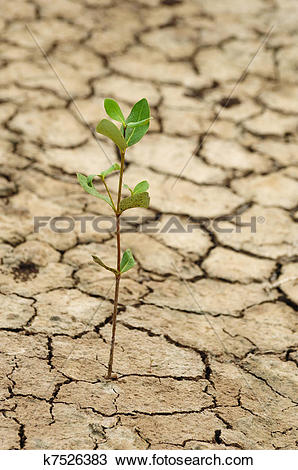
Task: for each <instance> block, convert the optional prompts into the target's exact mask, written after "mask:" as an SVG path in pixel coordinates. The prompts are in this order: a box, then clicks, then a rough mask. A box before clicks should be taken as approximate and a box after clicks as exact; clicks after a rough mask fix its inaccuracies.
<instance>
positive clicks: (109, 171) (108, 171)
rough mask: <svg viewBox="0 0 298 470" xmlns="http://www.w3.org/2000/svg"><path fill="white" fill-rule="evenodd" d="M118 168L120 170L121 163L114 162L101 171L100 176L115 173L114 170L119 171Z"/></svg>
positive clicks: (103, 176)
mask: <svg viewBox="0 0 298 470" xmlns="http://www.w3.org/2000/svg"><path fill="white" fill-rule="evenodd" d="M118 170H120V165H118V163H114V165H112V166H110V168H108V169H107V170H104V171H102V172H101V173H99V175H98V176H100V177H101V178H102V179H104V178H105V177H106V176H108V175H110V174H111V173H113V171H118Z"/></svg>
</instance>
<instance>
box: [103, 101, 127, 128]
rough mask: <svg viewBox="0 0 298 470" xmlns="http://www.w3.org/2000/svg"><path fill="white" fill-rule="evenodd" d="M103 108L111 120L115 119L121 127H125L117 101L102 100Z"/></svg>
mask: <svg viewBox="0 0 298 470" xmlns="http://www.w3.org/2000/svg"><path fill="white" fill-rule="evenodd" d="M104 107H105V110H106V113H107V114H108V115H109V116H110V117H111V118H112V119H115V121H118V122H121V123H122V124H123V125H125V118H124V116H123V113H122V111H121V109H120V106H119V104H118V103H117V101H115V100H112V99H111V98H106V99H105V100H104Z"/></svg>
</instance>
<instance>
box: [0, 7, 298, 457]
mask: <svg viewBox="0 0 298 470" xmlns="http://www.w3.org/2000/svg"><path fill="white" fill-rule="evenodd" d="M297 18H298V4H297V1H296V0H251V1H249V2H248V1H241V2H240V1H239V0H224V1H223V0H213V1H212V2H207V1H205V0H194V1H191V0H181V1H180V0H163V1H159V0H147V1H145V0H133V1H125V2H123V1H122V0H121V1H120V0H119V1H117V0H80V1H78V0H77V1H76V0H51V1H48V0H32V1H30V0H28V1H25V0H17V1H13V2H5V7H4V8H2V10H1V20H0V32H1V42H0V48H1V58H0V60H1V67H0V139H1V150H0V161H1V175H0V195H1V199H0V204H1V215H0V222H1V230H0V241H1V244H0V257H1V265H0V297H1V316H0V327H1V330H0V369H1V379H2V380H1V389H0V402H1V403H0V429H1V436H0V445H1V448H2V449H19V448H21V449H40V448H46V449H53V448H54V449H55V448H56V449H64V448H65V449H80V448H85V449H148V448H151V449H292V448H294V447H295V439H297V437H296V436H297V433H296V428H295V420H294V416H295V406H296V405H297V401H298V400H297V393H296V392H297V374H296V364H297V352H296V351H297V349H296V346H297V336H295V332H296V331H297V329H295V321H297V314H296V311H297V298H298V297H297V276H298V274H297V273H298V270H297V264H295V260H296V261H297V258H295V256H297V251H298V243H297V225H295V223H296V222H297V217H298V213H297V194H298V170H297V166H295V165H297V154H298V139H297V133H296V132H297V125H298V108H297V102H298V78H297V67H298V59H297V57H298V48H297ZM43 53H44V55H43ZM45 56H46V58H45ZM240 78H241V80H240ZM237 80H238V81H239V80H240V81H239V83H238V85H237V87H236V88H235V89H234V87H235V84H236V83H237ZM231 93H232V95H231ZM107 96H110V97H113V98H115V99H117V100H119V102H120V104H121V105H122V107H123V109H124V111H125V113H127V112H128V110H129V108H130V107H131V105H132V104H133V103H134V102H135V101H137V100H138V99H140V98H142V97H143V96H146V97H147V98H148V101H149V102H150V105H151V108H152V113H153V116H154V118H155V119H154V120H153V121H152V126H151V130H150V132H149V134H148V136H146V137H145V138H144V140H143V141H142V142H141V143H140V144H139V145H138V146H136V147H135V148H134V147H132V148H131V149H129V152H128V154H127V161H128V164H127V169H126V178H125V181H126V183H128V184H131V185H133V184H136V183H137V182H138V181H140V180H143V179H145V178H146V179H148V180H149V182H150V184H151V191H150V193H151V206H150V209H149V210H148V211H145V210H134V211H133V215H134V216H137V217H140V216H142V217H143V216H145V215H147V216H150V217H151V218H153V220H155V221H156V222H157V223H158V224H159V227H161V226H162V227H165V226H166V225H167V224H168V225H169V224H171V223H172V222H173V219H171V217H173V216H177V217H179V219H177V218H176V219H175V220H176V224H177V220H178V221H179V222H180V223H181V225H183V226H184V227H186V226H187V224H189V223H192V224H195V223H196V221H197V219H198V218H200V217H205V218H208V220H209V224H207V223H206V224H205V225H203V226H202V227H201V228H200V229H198V227H197V228H195V229H193V230H192V231H190V232H189V233H187V232H186V229H184V230H181V227H180V231H179V233H175V232H174V233H166V232H167V231H166V230H164V231H161V230H159V233H155V234H154V233H151V232H149V233H148V230H147V231H142V233H141V230H139V232H140V233H137V234H134V233H125V234H123V248H126V247H130V248H132V249H133V252H134V254H135V258H136V260H137V262H138V266H137V268H135V269H134V270H131V271H130V272H129V273H127V274H126V275H125V276H124V277H123V281H122V287H121V295H120V314H119V327H118V337H117V346H116V354H115V371H116V372H117V374H118V380H117V381H113V382H108V381H106V380H105V379H104V376H105V373H106V364H107V360H108V353H109V340H110V331H111V326H110V320H111V312H112V304H113V277H112V275H111V276H109V275H106V273H105V272H103V271H102V270H101V269H100V268H99V267H98V266H96V265H94V264H93V263H92V260H91V254H97V255H98V256H101V257H102V258H103V259H104V260H105V261H106V262H107V263H114V260H115V238H114V236H113V233H111V232H108V231H103V230H102V231H95V230H94V229H93V228H92V225H91V222H90V221H91V219H92V218H94V217H98V216H101V215H104V216H108V215H109V214H110V212H109V208H108V207H106V206H105V203H104V202H103V201H101V200H98V199H96V198H92V197H91V196H89V195H87V194H86V193H84V192H83V190H82V189H81V188H80V186H79V185H78V184H77V182H76V177H75V173H76V172H77V171H80V172H82V173H85V174H92V173H98V172H99V171H101V170H103V169H105V168H107V167H108V166H110V161H111V162H114V161H117V159H118V155H117V152H116V149H115V148H114V147H113V146H112V145H111V144H110V143H109V142H107V141H106V140H97V141H96V140H95V139H94V138H93V136H92V132H91V131H90V128H89V127H88V125H89V126H90V127H91V129H94V126H95V125H96V123H97V122H98V120H99V119H100V118H101V117H103V116H104V111H103V107H102V103H103V98H104V97H107ZM72 98H73V99H72ZM206 133H208V136H207V138H206V139H205V136H206ZM182 170H183V171H182ZM181 172H182V173H181ZM180 173H181V177H180V178H179V179H178V180H177V175H179V174H180ZM109 181H110V183H111V187H112V190H113V194H114V193H115V190H116V179H115V178H114V177H111V178H110V179H109ZM82 215H87V216H89V217H90V221H89V222H88V223H87V224H86V225H87V226H86V230H85V232H82V230H80V221H79V220H77V221H76V223H75V227H74V230H73V231H71V232H70V233H57V232H54V231H52V230H51V229H50V228H49V224H46V225H45V227H43V229H41V230H40V231H39V232H36V231H34V224H33V217H34V216H48V217H63V216H68V217H74V216H82ZM236 215H237V216H238V217H237V218H236ZM218 216H228V220H226V221H224V222H223V221H222V222H221V223H220V224H219V225H218V224H216V223H215V222H214V219H216V217H218ZM189 217H190V218H189ZM254 217H255V219H252V218H254ZM254 220H255V222H254V223H255V226H256V231H255V233H253V231H252V226H251V225H249V224H250V223H251V222H252V221H254ZM136 223H137V226H138V227H140V219H139V218H138V219H137V222H136ZM223 228H224V229H229V232H227V231H226V230H225V231H223ZM295 345H296V346H295Z"/></svg>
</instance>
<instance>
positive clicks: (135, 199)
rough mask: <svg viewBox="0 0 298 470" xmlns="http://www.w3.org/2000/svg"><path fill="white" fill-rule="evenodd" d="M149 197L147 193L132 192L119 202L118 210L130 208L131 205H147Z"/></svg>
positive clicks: (146, 206)
mask: <svg viewBox="0 0 298 470" xmlns="http://www.w3.org/2000/svg"><path fill="white" fill-rule="evenodd" d="M149 202H150V197H149V194H148V193H146V192H145V193H138V194H133V195H132V196H129V197H125V198H124V199H122V200H121V202H120V211H121V212H123V211H126V210H127V209H132V208H133V207H145V208H146V209H147V208H148V207H149Z"/></svg>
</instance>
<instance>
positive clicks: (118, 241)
mask: <svg viewBox="0 0 298 470" xmlns="http://www.w3.org/2000/svg"><path fill="white" fill-rule="evenodd" d="M124 156H125V152H121V167H120V176H119V186H118V200H117V211H116V239H117V271H118V274H115V280H116V283H115V296H114V310H113V317H112V336H111V348H110V358H109V364H108V374H107V378H108V379H111V378H112V372H113V359H114V349H115V338H116V324H117V313H118V298H119V285H120V277H121V274H120V262H121V245H120V215H121V213H120V200H121V192H122V180H123V171H124Z"/></svg>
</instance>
